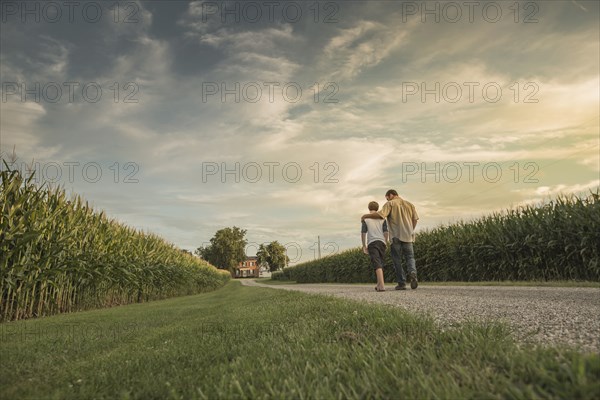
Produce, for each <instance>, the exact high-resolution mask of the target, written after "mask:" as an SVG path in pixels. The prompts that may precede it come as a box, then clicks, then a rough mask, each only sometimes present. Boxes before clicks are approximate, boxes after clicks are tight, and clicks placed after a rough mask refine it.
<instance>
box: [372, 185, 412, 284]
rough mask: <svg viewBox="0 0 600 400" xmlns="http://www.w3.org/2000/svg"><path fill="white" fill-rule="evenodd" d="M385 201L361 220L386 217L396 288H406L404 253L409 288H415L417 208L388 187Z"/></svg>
mask: <svg viewBox="0 0 600 400" xmlns="http://www.w3.org/2000/svg"><path fill="white" fill-rule="evenodd" d="M385 199H386V200H387V203H385V204H384V205H383V207H382V208H381V211H379V212H377V213H369V214H365V215H363V216H362V218H361V221H364V220H365V219H367V218H380V219H385V218H387V221H388V229H389V231H390V234H391V236H392V249H391V253H392V262H393V264H394V268H395V269H396V278H397V281H398V286H396V290H406V275H405V274H404V269H403V268H402V263H401V259H400V258H401V255H402V254H403V255H404V259H405V260H406V264H407V269H408V279H409V281H410V288H411V289H416V288H417V287H418V286H419V283H418V281H417V267H416V265H415V254H414V250H413V242H414V241H415V234H414V229H415V227H416V226H417V220H418V219H419V216H418V215H417V210H415V206H414V205H413V204H412V203H410V202H408V201H406V200H404V199H402V198H401V197H400V196H398V192H396V191H395V190H393V189H390V190H388V191H387V192H386V194H385Z"/></svg>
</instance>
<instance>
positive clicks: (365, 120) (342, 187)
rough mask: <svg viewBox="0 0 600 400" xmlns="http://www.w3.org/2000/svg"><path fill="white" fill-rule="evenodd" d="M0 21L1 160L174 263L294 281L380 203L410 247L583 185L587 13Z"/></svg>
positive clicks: (185, 4)
mask: <svg viewBox="0 0 600 400" xmlns="http://www.w3.org/2000/svg"><path fill="white" fill-rule="evenodd" d="M0 5H1V10H0V11H1V15H0V18H1V24H0V29H1V31H0V33H1V35H0V38H1V39H0V45H1V46H0V75H1V76H0V78H1V82H2V88H1V94H2V102H1V103H0V152H1V153H2V158H3V159H5V160H8V161H12V162H13V167H15V166H16V167H18V168H19V169H21V170H22V171H25V172H26V171H27V170H28V169H29V171H31V170H32V169H33V170H35V171H36V176H37V179H38V183H45V184H48V185H53V186H62V187H64V188H65V190H66V191H67V193H69V194H79V195H81V196H83V197H84V198H85V199H87V200H88V201H89V202H90V203H91V204H92V205H93V206H94V207H95V208H96V209H97V210H105V211H106V213H107V214H108V215H109V216H110V217H112V218H114V219H116V220H118V221H120V222H122V223H124V224H127V225H129V226H133V227H136V228H138V229H140V230H143V231H149V232H153V233H156V234H158V235H160V236H161V237H163V238H165V239H166V240H168V241H169V242H171V243H174V244H175V245H177V246H179V247H181V248H185V249H189V250H194V249H196V248H197V247H199V246H202V245H206V244H207V243H208V242H209V240H210V238H211V237H212V236H213V235H214V233H215V232H216V231H217V230H219V229H222V228H225V227H233V226H237V227H240V228H242V229H246V230H247V234H246V238H247V239H248V242H249V245H248V247H247V251H246V252H247V254H248V255H254V254H255V252H256V248H257V246H258V244H260V243H269V242H271V241H274V240H277V241H279V242H280V243H282V244H284V245H285V246H286V247H287V248H288V256H289V257H290V259H291V264H296V263H298V262H302V261H308V260H312V259H314V258H315V257H316V256H317V255H318V246H317V238H320V250H321V255H322V256H325V255H329V254H335V253H337V252H340V251H343V250H346V249H349V248H354V247H357V246H359V245H360V216H361V215H362V214H363V213H366V212H367V204H368V203H369V202H370V201H372V200H375V201H378V202H379V203H380V204H381V205H383V203H384V202H385V198H384V194H385V192H386V191H387V190H388V189H396V190H397V191H398V193H399V194H400V196H401V197H402V198H404V199H406V200H408V201H410V202H412V203H413V204H414V205H415V207H416V209H417V212H418V214H419V217H420V219H419V225H418V227H417V232H418V231H420V230H426V229H432V228H435V227H436V226H439V225H442V224H444V225H445V224H450V223H453V222H457V221H460V220H470V219H473V218H477V217H479V216H482V215H485V214H489V213H491V212H495V211H501V210H504V209H507V208H510V207H518V206H520V205H527V204H536V203H538V202H541V201H545V200H548V199H549V198H552V197H555V196H557V195H559V194H560V193H586V191H587V193H589V191H590V190H597V188H598V187H599V186H600V176H599V175H600V160H599V159H600V129H599V110H600V101H599V97H600V82H599V70H600V54H599V51H600V28H599V23H600V22H599V21H600V15H599V5H600V2H597V1H583V0H577V1H574V0H568V1H567V0H566V1H522V2H514V1H479V2H475V3H469V2H445V1H439V2H436V1H427V2H418V1H417V2H411V1H371V0H370V1H368V2H367V1H322V2H314V1H285V2H284V1H280V2H269V1H256V2H247V1H246V2H231V1H227V2H223V1H218V2H210V1H192V2H189V1H122V2H118V3H116V2H114V1H81V2H79V3H78V4H75V3H69V2H62V1H61V2H46V1H31V2H16V1H2V2H1V3H0ZM13 151H14V153H15V155H16V157H17V158H16V159H15V158H14V157H12V156H11V155H12V154H13ZM11 157H12V158H11ZM3 167H4V166H3Z"/></svg>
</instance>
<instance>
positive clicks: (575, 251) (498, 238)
mask: <svg viewBox="0 0 600 400" xmlns="http://www.w3.org/2000/svg"><path fill="white" fill-rule="evenodd" d="M414 249H415V258H416V263H417V270H418V274H419V279H420V280H424V281H502V280H513V281H519V280H541V281H548V280H582V281H595V282H597V281H600V195H599V192H598V191H596V193H590V195H589V196H581V197H576V196H561V197H558V198H556V199H554V200H552V201H549V202H548V203H547V204H542V205H538V206H526V207H520V208H518V209H513V210H508V211H505V212H502V213H494V214H492V215H489V216H485V217H483V218H480V219H478V220H475V221H471V222H460V223H457V224H453V225H448V226H440V227H438V228H435V229H433V230H427V231H424V232H420V233H419V234H417V236H416V240H415V244H414ZM403 262H404V261H403ZM404 270H405V271H406V265H405V264H404ZM384 275H385V279H386V281H387V282H394V281H395V271H394V268H393V265H392V261H391V258H390V254H389V249H388V251H387V255H386V260H385V267H384ZM273 279H280V280H294V281H297V282H372V281H374V280H375V274H374V272H373V271H372V268H371V265H370V261H369V258H368V256H366V255H364V254H363V253H362V250H361V249H360V248H356V249H352V250H348V251H346V252H343V253H341V254H338V255H334V256H330V257H326V258H323V259H320V260H315V261H310V262H307V263H303V264H299V265H297V266H294V267H291V268H286V269H284V270H283V271H282V272H279V273H275V274H274V275H273Z"/></svg>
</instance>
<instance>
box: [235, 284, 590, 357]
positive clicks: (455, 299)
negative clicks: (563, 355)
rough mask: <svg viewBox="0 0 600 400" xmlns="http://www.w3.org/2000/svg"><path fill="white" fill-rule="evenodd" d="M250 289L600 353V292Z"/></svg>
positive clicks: (463, 288) (562, 289)
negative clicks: (361, 305)
mask: <svg viewBox="0 0 600 400" xmlns="http://www.w3.org/2000/svg"><path fill="white" fill-rule="evenodd" d="M241 282H242V284H243V285H246V286H260V287H268V288H272V289H282V290H297V291H301V292H305V293H320V294H326V295H332V296H336V297H341V298H344V299H350V300H356V301H361V302H365V301H366V302H370V303H383V304H389V305H392V306H396V307H401V308H404V309H406V310H408V311H412V312H418V313H425V314H429V315H431V316H432V317H433V318H434V320H435V321H436V322H437V323H438V324H440V325H441V326H452V325H454V324H456V323H459V322H461V321H464V320H467V319H469V320H472V319H476V320H480V321H490V320H501V321H505V322H507V323H508V324H510V326H511V327H512V328H513V330H514V333H515V336H516V337H517V339H519V340H526V341H533V342H536V343H542V344H551V345H556V344H558V345H567V346H577V347H580V348H581V349H582V350H583V351H589V352H595V353H600V288H567V287H539V286H536V287H533V286H428V285H421V286H419V288H418V289H416V290H410V289H409V290H406V291H396V290H393V286H392V285H389V286H387V289H388V290H387V291H386V292H380V293H378V292H376V291H375V289H374V288H375V284H369V285H344V284H293V285H265V284H260V283H257V282H255V281H254V280H241Z"/></svg>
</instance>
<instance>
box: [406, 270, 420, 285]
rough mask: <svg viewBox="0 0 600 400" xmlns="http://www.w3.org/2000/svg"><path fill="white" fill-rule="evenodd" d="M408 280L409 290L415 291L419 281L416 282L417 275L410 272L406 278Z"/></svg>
mask: <svg viewBox="0 0 600 400" xmlns="http://www.w3.org/2000/svg"><path fill="white" fill-rule="evenodd" d="M408 279H409V280H410V288H411V289H416V288H418V287H419V281H417V274H415V273H414V272H411V273H410V275H409V276H408Z"/></svg>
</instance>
